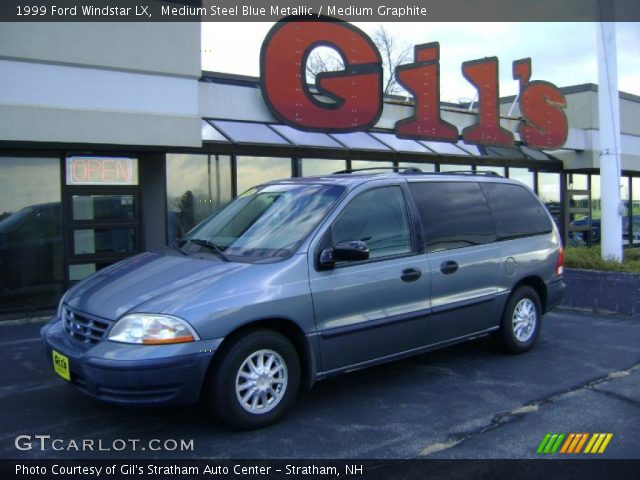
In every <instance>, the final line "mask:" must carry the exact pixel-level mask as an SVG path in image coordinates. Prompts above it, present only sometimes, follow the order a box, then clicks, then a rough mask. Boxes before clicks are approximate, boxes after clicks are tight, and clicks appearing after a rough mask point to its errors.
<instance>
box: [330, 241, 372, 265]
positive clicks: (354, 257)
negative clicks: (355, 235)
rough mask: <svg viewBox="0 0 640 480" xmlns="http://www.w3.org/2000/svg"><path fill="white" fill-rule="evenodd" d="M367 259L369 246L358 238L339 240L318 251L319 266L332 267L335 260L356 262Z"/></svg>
mask: <svg viewBox="0 0 640 480" xmlns="http://www.w3.org/2000/svg"><path fill="white" fill-rule="evenodd" d="M368 259H369V247H368V246H367V244H366V243H364V242H361V241H360V240H350V241H347V242H340V243H337V244H336V245H334V246H333V248H325V249H324V250H323V251H322V253H320V266H321V267H325V268H333V266H334V265H335V264H336V262H358V261H362V260H368Z"/></svg>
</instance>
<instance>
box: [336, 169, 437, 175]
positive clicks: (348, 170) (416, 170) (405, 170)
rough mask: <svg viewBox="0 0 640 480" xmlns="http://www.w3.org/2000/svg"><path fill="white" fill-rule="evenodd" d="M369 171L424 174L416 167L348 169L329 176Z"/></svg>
mask: <svg viewBox="0 0 640 480" xmlns="http://www.w3.org/2000/svg"><path fill="white" fill-rule="evenodd" d="M371 170H393V171H394V172H400V170H402V172H401V173H405V174H407V173H409V174H411V173H424V172H423V171H422V170H420V169H419V168H416V167H369V168H348V169H346V170H340V171H338V172H333V173H332V174H331V175H341V174H343V173H355V172H366V171H371Z"/></svg>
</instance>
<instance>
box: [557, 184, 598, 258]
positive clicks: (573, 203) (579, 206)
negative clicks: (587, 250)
mask: <svg viewBox="0 0 640 480" xmlns="http://www.w3.org/2000/svg"><path fill="white" fill-rule="evenodd" d="M565 212H566V217H565V218H566V225H565V231H566V232H567V237H568V238H567V241H568V244H569V245H571V246H576V247H582V246H589V247H590V246H591V245H592V244H594V243H596V244H597V242H599V241H600V233H599V232H600V230H599V223H598V225H596V226H594V225H592V221H591V195H590V190H589V176H588V175H586V174H579V173H573V174H572V173H569V174H567V192H566V195H565ZM593 227H595V228H593Z"/></svg>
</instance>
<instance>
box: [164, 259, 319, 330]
mask: <svg viewBox="0 0 640 480" xmlns="http://www.w3.org/2000/svg"><path fill="white" fill-rule="evenodd" d="M306 258H307V256H306V254H297V255H294V256H293V257H291V258H289V259H287V260H284V261H282V262H276V263H270V264H254V265H250V267H249V268H245V269H242V270H239V271H237V272H235V274H234V275H233V276H231V278H226V279H220V281H216V282H213V283H212V284H211V285H210V286H208V287H207V288H198V292H197V294H195V295H189V294H188V292H180V291H176V292H173V293H171V294H170V296H169V298H167V297H165V300H169V302H168V303H169V305H171V306H170V307H169V308H167V309H165V310H164V311H163V312H162V313H165V314H169V315H175V316H178V317H180V318H183V319H185V320H186V321H188V322H189V323H190V324H191V325H192V326H193V327H194V328H195V330H196V331H197V332H198V334H199V335H200V338H201V339H203V340H204V339H213V338H221V337H226V336H227V335H229V334H230V333H231V332H233V331H234V330H236V329H238V328H240V327H242V326H245V325H247V324H249V323H252V322H255V321H259V320H265V319H275V318H277V319H287V320H291V321H293V322H294V323H296V324H297V325H298V326H299V327H300V328H301V329H302V331H303V332H304V333H307V334H309V333H312V332H314V331H315V326H314V321H313V306H312V302H311V294H310V291H309V281H308V270H307V261H306Z"/></svg>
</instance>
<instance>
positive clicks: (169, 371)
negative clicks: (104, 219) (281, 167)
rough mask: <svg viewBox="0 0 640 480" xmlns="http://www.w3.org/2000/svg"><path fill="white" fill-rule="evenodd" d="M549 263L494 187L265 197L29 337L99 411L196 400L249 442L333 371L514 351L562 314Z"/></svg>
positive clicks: (257, 194) (250, 199) (273, 189)
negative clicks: (466, 345)
mask: <svg viewBox="0 0 640 480" xmlns="http://www.w3.org/2000/svg"><path fill="white" fill-rule="evenodd" d="M562 262H563V250H562V246H561V243H560V237H559V235H558V231H557V229H556V227H555V225H554V223H553V221H552V220H551V217H550V215H549V214H548V212H547V211H546V209H545V207H544V206H543V205H542V204H541V203H540V201H539V200H538V199H537V198H536V197H535V195H534V194H533V193H532V192H531V191H530V190H529V189H527V188H526V187H525V186H523V185H522V184H520V183H518V182H515V181H512V180H507V179H503V178H501V177H498V176H493V175H483V176H480V175H462V174H450V175H444V174H422V173H420V172H419V170H415V169H408V170H405V171H404V172H403V173H383V174H367V175H365V174H363V173H358V172H351V173H343V174H334V175H329V176H325V177H310V178H295V179H288V180H281V181H276V182H272V183H269V184H266V185H261V186H258V187H256V188H253V189H251V190H249V191H247V192H245V193H244V194H243V195H241V196H240V197H238V198H237V199H235V200H233V201H232V202H230V203H229V204H227V205H226V206H223V207H221V208H220V209H219V210H218V211H216V212H214V213H213V214H212V215H211V216H210V217H209V218H207V219H206V220H205V221H203V222H202V223H201V224H199V225H198V226H196V227H195V228H194V229H193V230H192V231H191V232H189V233H188V234H187V235H186V237H185V238H184V239H182V240H181V241H179V242H177V243H176V244H175V245H174V246H172V247H167V248H165V249H162V250H158V251H153V252H147V253H143V254H141V255H137V256H135V257H132V258H129V259H127V260H125V261H122V262H120V263H117V264H115V265H112V266H111V267H108V268H105V269H104V270H101V271H99V272H97V273H95V274H94V275H92V276H90V277H88V278H87V279H85V280H84V281H82V282H80V283H78V284H77V285H75V286H74V287H73V288H71V289H70V290H69V291H68V292H67V293H66V294H65V295H64V297H63V298H62V300H61V302H60V305H59V308H58V312H57V315H56V316H55V318H53V319H52V320H51V321H50V322H49V323H48V324H46V325H45V326H44V327H43V328H42V338H43V341H44V343H45V346H46V349H47V355H48V357H49V359H50V361H52V362H53V367H54V369H55V371H56V372H57V373H58V374H59V375H61V376H62V377H63V378H65V379H66V380H67V381H69V382H70V383H72V384H73V385H74V386H76V387H77V388H79V389H80V390H82V391H84V392H85V393H88V394H89V395H92V396H94V397H96V398H99V399H100V400H103V401H106V402H111V403H118V404H135V405H139V404H166V403H172V404H178V403H189V402H196V401H197V400H198V399H200V398H201V397H202V398H204V399H205V401H207V402H208V404H209V405H210V406H211V410H212V411H213V412H215V414H216V415H217V416H218V417H219V418H220V419H221V420H223V421H224V422H226V423H228V424H230V425H232V426H234V427H236V428H256V427H261V426H264V425H267V424H269V423H272V422H274V421H276V420H278V419H279V418H280V417H282V416H283V414H284V413H285V412H286V411H287V410H288V409H289V408H290V407H291V405H292V404H293V402H294V400H295V397H296V394H297V392H298V390H299V389H300V387H301V386H304V387H310V386H311V385H313V383H314V382H315V381H317V380H320V379H323V378H325V377H327V376H330V375H334V374H337V373H341V372H344V371H347V370H353V369H355V368H362V367H366V366H369V365H374V364H377V363H380V362H386V361H389V360H394V359H397V358H400V357H404V356H407V355H413V354H416V353H421V352H424V351H427V350H430V349H434V348H439V347H442V346H446V345H450V344H452V343H456V342H460V341H464V340H468V339H470V338H475V337H477V336H479V335H484V334H490V333H491V334H493V335H494V336H496V337H497V338H498V339H499V340H500V341H501V342H502V344H503V345H504V347H506V349H507V350H509V351H511V352H514V353H519V352H524V351H526V350H528V349H529V348H531V347H532V345H533V344H534V342H535V341H536V338H537V337H538V334H539V333H540V327H541V323H542V315H543V314H544V313H545V312H546V311H547V310H549V309H550V308H552V307H553V306H555V305H557V304H558V303H559V302H560V300H561V298H562V294H563V290H564V283H563V281H562Z"/></svg>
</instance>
